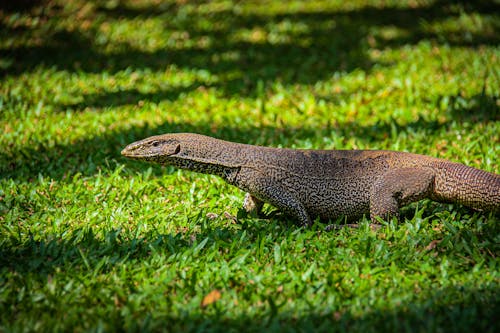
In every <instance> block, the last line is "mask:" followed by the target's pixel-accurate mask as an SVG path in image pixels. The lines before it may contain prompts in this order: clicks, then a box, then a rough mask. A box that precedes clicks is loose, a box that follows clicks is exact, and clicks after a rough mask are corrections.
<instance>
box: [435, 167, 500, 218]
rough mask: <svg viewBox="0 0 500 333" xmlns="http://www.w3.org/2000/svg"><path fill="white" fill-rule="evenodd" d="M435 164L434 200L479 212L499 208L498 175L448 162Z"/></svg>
mask: <svg viewBox="0 0 500 333" xmlns="http://www.w3.org/2000/svg"><path fill="white" fill-rule="evenodd" d="M435 167H436V170H437V173H436V177H435V179H434V191H433V192H434V193H433V197H434V200H436V201H441V202H456V203H460V204H463V205H465V206H467V207H470V208H474V209H476V210H480V211H483V210H486V211H496V210H500V175H497V174H494V173H491V172H487V171H483V170H479V169H475V168H471V167H468V166H466V165H463V164H459V163H452V162H444V163H443V162H440V163H439V165H436V166H435Z"/></svg>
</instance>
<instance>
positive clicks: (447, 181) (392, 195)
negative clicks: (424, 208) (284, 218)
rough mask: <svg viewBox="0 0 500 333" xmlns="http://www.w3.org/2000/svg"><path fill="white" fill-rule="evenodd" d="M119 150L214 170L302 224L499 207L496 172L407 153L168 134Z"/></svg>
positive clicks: (251, 198)
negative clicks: (415, 207)
mask: <svg viewBox="0 0 500 333" xmlns="http://www.w3.org/2000/svg"><path fill="white" fill-rule="evenodd" d="M121 153H122V155H123V156H125V157H129V158H133V159H138V160H144V161H149V162H156V163H160V164H164V165H173V166H175V167H178V168H181V169H187V170H191V171H196V172H201V173H206V174H214V175H218V176H220V177H222V178H223V179H224V180H225V181H227V182H228V183H229V184H232V185H234V186H237V187H238V188H240V189H242V190H243V191H245V192H247V195H246V197H245V200H244V203H243V207H244V208H245V210H246V211H247V212H256V213H259V212H260V211H261V209H262V206H263V203H264V202H266V203H269V204H271V205H272V206H274V207H276V208H278V209H279V210H281V211H282V212H284V213H285V214H288V215H290V216H292V217H294V218H295V219H296V220H297V222H298V223H299V224H300V225H301V226H310V225H311V224H312V220H313V219H315V218H318V217H319V218H320V219H324V220H333V219H337V218H339V217H341V216H344V217H345V218H347V219H349V220H354V219H359V218H360V217H362V216H363V215H364V214H369V216H370V219H371V220H372V222H375V221H376V218H377V217H380V218H382V219H389V218H391V217H398V218H399V208H400V207H402V206H405V205H407V204H409V203H411V202H415V201H418V200H421V199H425V198H428V199H431V200H434V201H438V202H444V203H459V204H463V205H465V206H467V207H470V208H473V209H475V210H480V211H483V210H484V211H489V210H491V211H495V210H498V209H499V207H500V175H497V174H494V173H491V172H487V171H483V170H479V169H475V168H472V167H469V166H466V165H463V164H460V163H455V162H450V161H447V160H444V159H439V158H434V157H430V156H426V155H418V154H412V153H406V152H397V151H386V150H305V149H304V150H301V149H286V148H271V147H262V146H254V145H249V144H242V143H234V142H229V141H224V140H219V139H215V138H212V137H209V136H204V135H200V134H194V133H172V134H164V135H158V136H153V137H149V138H147V139H144V140H141V141H137V142H134V143H132V144H130V145H128V146H127V147H126V148H125V149H123V151H122V152H121Z"/></svg>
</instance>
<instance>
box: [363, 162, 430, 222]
mask: <svg viewBox="0 0 500 333" xmlns="http://www.w3.org/2000/svg"><path fill="white" fill-rule="evenodd" d="M434 177H435V174H434V171H433V170H431V169H427V168H418V167H413V168H401V169H395V170H390V171H388V172H387V173H386V174H384V175H383V176H382V177H380V178H379V179H378V180H377V181H376V182H375V184H374V186H373V187H372V189H371V192H370V219H371V220H372V221H373V222H375V218H376V217H377V216H380V217H381V218H383V219H389V218H391V217H397V218H399V208H400V207H402V206H404V205H407V204H409V203H411V202H415V201H418V200H421V199H424V198H428V197H429V196H430V194H431V191H432V188H433V186H434Z"/></svg>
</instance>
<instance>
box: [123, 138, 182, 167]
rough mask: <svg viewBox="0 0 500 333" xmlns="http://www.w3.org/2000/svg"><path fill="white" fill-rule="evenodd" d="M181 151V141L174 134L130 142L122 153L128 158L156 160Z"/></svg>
mask: <svg viewBox="0 0 500 333" xmlns="http://www.w3.org/2000/svg"><path fill="white" fill-rule="evenodd" d="M180 151H181V142H180V140H179V139H177V138H176V137H175V136H173V135H168V134H167V135H158V136H152V137H149V138H147V139H144V140H140V141H137V142H134V143H131V144H129V145H128V146H126V147H125V148H124V149H123V150H122V153H121V154H122V155H123V156H125V157H128V158H133V159H138V160H146V161H156V162H161V161H162V160H164V159H166V158H168V157H172V156H174V155H176V154H178V153H179V152H180Z"/></svg>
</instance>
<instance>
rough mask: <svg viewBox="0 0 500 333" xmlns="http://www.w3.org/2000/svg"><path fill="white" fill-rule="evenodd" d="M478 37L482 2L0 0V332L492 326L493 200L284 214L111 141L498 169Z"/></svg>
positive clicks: (492, 64) (488, 16) (493, 39)
mask: <svg viewBox="0 0 500 333" xmlns="http://www.w3.org/2000/svg"><path fill="white" fill-rule="evenodd" d="M499 45H500V3H498V2H494V1H475V2H472V1H470V2H469V1H446V0H442V1H426V0H409V1H379V2H377V1H371V2H370V1H365V0H357V1H347V2H346V1H286V2H285V1H279V0H269V1H258V0H254V1H235V2H234V3H233V2H232V1H206V2H205V1H194V0H178V1H159V0H134V1H133V0H130V1H120V0H116V1H115V0H109V1H107V0H92V1H83V0H73V1H63V0H46V1H43V2H41V3H39V2H37V1H36V0H25V1H21V4H20V5H19V4H18V5H16V2H9V1H3V2H2V3H1V4H0V147H1V148H0V331H2V332H24V331H26V332H28V331H40V332H51V331H54V332H57V331H65V332H82V331H96V332H97V331H145V332H147V331H192V332H194V331H207V332H209V331H213V332H216V331H224V332H241V331H253V332H262V331H283V332H287V331H290V332H292V331H300V332H313V331H318V332H321V331H324V332H351V331H360V332H376V331H397V332H453V331H463V332H472V331H477V332H499V331H500V321H498V314H499V313H500V223H499V215H498V214H497V215H495V214H493V213H478V212H474V211H472V210H469V209H467V208H465V207H462V206H460V205H448V204H438V203H435V202H431V201H428V200H424V201H422V202H419V203H415V204H412V205H410V206H408V207H406V208H405V209H403V216H404V217H403V219H402V221H401V222H400V223H399V224H398V223H396V221H388V222H387V223H385V224H384V225H383V226H382V228H380V229H379V230H376V231H373V230H371V229H370V228H369V226H368V223H369V221H368V220H367V219H366V218H364V219H362V220H361V221H360V228H359V229H343V230H340V231H334V232H323V231H322V230H323V226H322V225H321V224H319V223H317V224H315V225H314V227H313V228H311V229H303V228H299V227H297V226H295V225H294V224H293V222H292V221H290V220H287V218H286V217H283V216H279V215H278V216H276V217H274V218H272V219H270V220H264V219H257V218H252V217H245V216H244V215H243V214H241V208H240V207H241V204H242V201H243V197H244V193H243V192H241V191H240V190H238V189H237V188H234V187H232V186H230V185H228V184H226V183H225V182H223V181H222V180H221V179H219V178H217V177H215V176H210V175H201V174H195V173H191V172H187V171H179V170H176V169H173V168H170V167H160V166H156V165H150V164H147V163H139V162H134V161H130V160H126V159H124V158H122V157H121V156H120V150H121V149H122V148H123V147H124V146H125V145H126V144H128V143H130V142H132V141H135V140H139V139H142V138H144V137H147V136H150V135H155V134H161V133H167V132H196V133H201V134H207V135H211V136H214V137H218V138H222V139H226V140H232V141H237V142H243V143H250V144H258V145H268V146H275V147H291V148H317V149H391V150H401V151H410V152H415V153H421V154H427V155H431V156H436V157H441V158H447V159H449V160H452V161H457V162H461V163H464V164H467V165H470V166H473V167H477V168H481V169H484V170H487V171H491V172H496V173H499V172H500V164H499V158H498V157H499V154H500V59H499V58H500V46H499ZM267 210H268V211H271V210H272V207H269V208H267ZM235 217H237V218H235ZM338 222H340V223H341V221H338Z"/></svg>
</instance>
